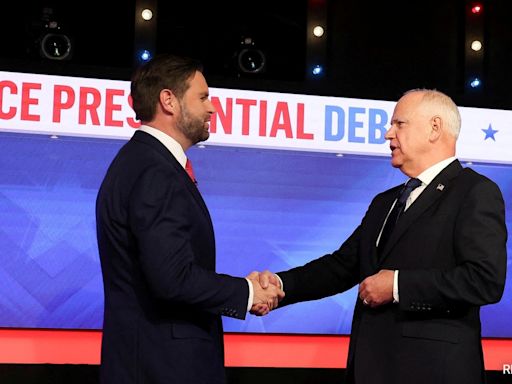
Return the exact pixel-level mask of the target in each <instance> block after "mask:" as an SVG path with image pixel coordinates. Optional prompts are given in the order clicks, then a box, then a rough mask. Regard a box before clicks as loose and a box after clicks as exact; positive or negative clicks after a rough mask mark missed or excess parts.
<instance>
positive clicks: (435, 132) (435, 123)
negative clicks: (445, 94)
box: [429, 116, 443, 142]
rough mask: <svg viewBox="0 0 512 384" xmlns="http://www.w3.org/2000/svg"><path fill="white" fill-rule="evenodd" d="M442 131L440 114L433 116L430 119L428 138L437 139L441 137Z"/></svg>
mask: <svg viewBox="0 0 512 384" xmlns="http://www.w3.org/2000/svg"><path fill="white" fill-rule="evenodd" d="M442 131H443V119H441V117H440V116H434V117H433V118H432V119H431V120H430V135H429V140H430V141H431V142H434V141H437V140H438V139H439V138H440V137H441V133H442Z"/></svg>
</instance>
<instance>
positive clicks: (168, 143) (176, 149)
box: [139, 125, 187, 168]
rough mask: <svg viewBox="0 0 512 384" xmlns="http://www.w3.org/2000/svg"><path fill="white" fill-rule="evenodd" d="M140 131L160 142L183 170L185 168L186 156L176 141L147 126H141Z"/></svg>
mask: <svg viewBox="0 0 512 384" xmlns="http://www.w3.org/2000/svg"><path fill="white" fill-rule="evenodd" d="M139 130H140V131H142V132H146V133H147V134H149V135H151V136H153V137H154V138H155V139H157V140H158V141H160V142H161V143H162V144H163V145H164V146H165V148H167V149H168V150H169V152H171V154H172V155H173V156H174V157H175V158H176V160H178V162H179V163H180V164H181V166H182V167H183V168H185V164H186V163H187V155H185V151H183V148H182V146H181V145H180V143H178V142H177V141H176V140H174V139H173V138H172V137H171V136H169V135H168V134H166V133H164V132H162V131H160V130H159V129H156V128H153V127H150V126H148V125H141V126H140V128H139Z"/></svg>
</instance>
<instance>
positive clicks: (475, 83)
mask: <svg viewBox="0 0 512 384" xmlns="http://www.w3.org/2000/svg"><path fill="white" fill-rule="evenodd" d="M481 84H482V82H481V81H480V79H479V78H478V77H475V78H473V79H471V81H470V83H469V85H470V86H471V88H478V87H480V85H481Z"/></svg>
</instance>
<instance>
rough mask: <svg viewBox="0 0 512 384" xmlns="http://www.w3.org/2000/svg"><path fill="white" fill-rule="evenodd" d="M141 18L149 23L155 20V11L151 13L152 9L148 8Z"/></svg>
mask: <svg viewBox="0 0 512 384" xmlns="http://www.w3.org/2000/svg"><path fill="white" fill-rule="evenodd" d="M141 17H142V18H143V19H144V20H146V21H149V20H151V19H152V18H153V11H151V9H148V8H146V9H144V10H143V11H142V12H141Z"/></svg>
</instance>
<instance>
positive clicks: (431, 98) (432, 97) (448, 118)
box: [404, 88, 461, 139]
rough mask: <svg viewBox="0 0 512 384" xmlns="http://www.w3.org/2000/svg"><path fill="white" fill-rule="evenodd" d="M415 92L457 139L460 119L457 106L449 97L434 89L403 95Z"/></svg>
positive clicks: (418, 89) (414, 90)
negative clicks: (420, 95)
mask: <svg viewBox="0 0 512 384" xmlns="http://www.w3.org/2000/svg"><path fill="white" fill-rule="evenodd" d="M415 92H421V93H422V94H423V98H422V99H421V101H422V102H425V103H428V105H430V106H432V107H434V108H436V109H437V110H438V111H439V114H440V115H441V117H442V118H443V120H444V122H445V123H446V126H447V127H448V129H449V131H450V132H451V133H452V134H453V136H455V139H457V138H458V137H459V133H460V127H461V118H460V112H459V108H457V105H456V104H455V103H454V102H453V100H452V99H451V97H449V96H448V95H446V94H444V93H443V92H440V91H438V90H435V89H421V88H417V89H411V90H409V91H407V92H405V93H404V95H407V94H409V93H415Z"/></svg>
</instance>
